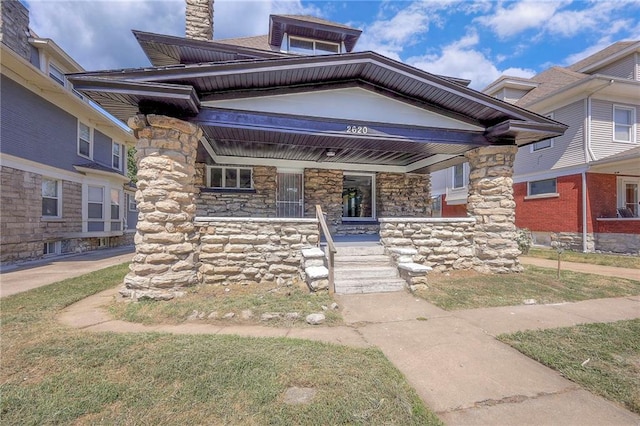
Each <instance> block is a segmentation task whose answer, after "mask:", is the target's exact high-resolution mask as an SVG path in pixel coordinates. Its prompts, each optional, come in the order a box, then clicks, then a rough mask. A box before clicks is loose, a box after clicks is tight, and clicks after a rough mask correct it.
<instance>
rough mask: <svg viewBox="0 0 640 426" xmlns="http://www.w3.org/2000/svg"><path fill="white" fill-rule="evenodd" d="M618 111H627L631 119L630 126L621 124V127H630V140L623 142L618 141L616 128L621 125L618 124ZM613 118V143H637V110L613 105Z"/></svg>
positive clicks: (631, 107)
mask: <svg viewBox="0 0 640 426" xmlns="http://www.w3.org/2000/svg"><path fill="white" fill-rule="evenodd" d="M616 110H625V111H628V112H629V118H630V119H631V122H630V123H629V124H620V126H627V127H628V136H629V140H623V139H617V137H616V136H617V132H616V127H617V126H618V125H619V124H618V123H617V122H616ZM612 114H613V115H612V117H611V125H612V132H613V139H612V140H613V141H614V142H619V143H636V125H637V123H636V109H635V107H633V106H627V105H617V104H614V105H613V111H612Z"/></svg>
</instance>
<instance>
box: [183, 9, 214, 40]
mask: <svg viewBox="0 0 640 426" xmlns="http://www.w3.org/2000/svg"><path fill="white" fill-rule="evenodd" d="M186 2H187V9H186V22H185V35H186V37H187V38H191V39H194V40H213V0H186Z"/></svg>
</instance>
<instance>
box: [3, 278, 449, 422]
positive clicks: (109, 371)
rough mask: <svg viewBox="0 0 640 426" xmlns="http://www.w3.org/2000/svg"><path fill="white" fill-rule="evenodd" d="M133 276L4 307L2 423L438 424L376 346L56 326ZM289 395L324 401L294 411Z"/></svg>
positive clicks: (64, 287) (67, 287)
mask: <svg viewBox="0 0 640 426" xmlns="http://www.w3.org/2000/svg"><path fill="white" fill-rule="evenodd" d="M126 272H127V265H121V266H117V267H112V268H107V269H104V270H101V271H97V272H94V273H91V274H88V275H85V276H82V277H79V278H74V279H70V280H66V281H63V282H60V283H57V284H54V285H51V286H47V287H43V288H40V289H36V290H32V291H29V292H26V293H22V294H17V295H14V296H11V297H8V298H6V299H2V300H1V301H0V303H1V312H0V320H1V325H0V331H1V333H2V339H1V342H0V344H1V349H2V358H1V360H0V365H1V367H2V368H1V369H0V393H1V395H2V398H1V401H0V417H1V418H2V424H6V425H13V424H15V425H18V424H19V425H40V424H61V423H62V424H92V425H93V424H109V425H111V424H163V425H165V424H166V425H172V424H174V425H184V424H243V425H245V424H247V425H263V424H274V425H291V424H303V425H304V424H308V425H316V424H397V425H405V424H415V425H429V424H440V422H439V420H438V419H437V418H436V417H435V416H434V415H433V414H432V413H431V412H430V411H429V410H428V409H427V408H426V407H425V406H424V405H423V403H422V401H421V400H420V399H419V397H418V396H417V395H416V393H415V391H413V389H411V388H410V387H409V386H408V384H407V383H406V381H405V379H404V378H403V376H402V375H401V374H400V373H399V372H398V371H397V370H396V369H395V368H394V367H393V366H392V365H391V364H390V363H389V362H388V361H387V360H386V358H385V357H384V356H383V354H382V353H381V352H380V351H378V350H377V349H354V348H347V347H342V346H337V345H331V344H325V343H318V342H311V341H304V340H294V339H283V338H280V339H257V338H243V337H236V336H215V335H171V334H161V333H135V334H116V333H92V332H86V331H82V330H76V329H70V328H67V327H64V326H62V325H60V324H59V323H58V322H57V321H56V319H55V315H56V314H57V313H58V312H59V311H60V310H61V309H62V308H64V307H66V306H68V305H70V304H72V303H74V302H76V301H78V300H80V299H82V298H85V297H87V296H89V295H91V294H95V293H97V292H99V291H101V290H104V289H107V288H112V287H114V286H116V285H118V283H121V282H122V279H123V276H124V274H125V273H126ZM292 386H297V387H309V388H313V389H315V390H316V392H317V394H316V396H315V398H314V399H313V400H312V402H311V403H309V404H304V405H289V404H286V403H284V401H283V395H284V393H285V391H286V390H287V389H288V388H289V387H292Z"/></svg>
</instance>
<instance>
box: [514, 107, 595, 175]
mask: <svg viewBox="0 0 640 426" xmlns="http://www.w3.org/2000/svg"><path fill="white" fill-rule="evenodd" d="M584 105H585V101H584V100H580V101H577V102H574V103H572V104H569V105H566V106H564V107H562V108H560V109H557V110H555V111H549V113H551V112H552V113H553V119H554V120H556V121H559V122H561V123H564V124H566V125H568V126H569V128H568V129H567V131H566V132H565V134H564V135H562V136H559V137H557V138H554V139H553V147H552V148H547V149H542V150H539V151H534V152H531V147H530V146H525V147H523V148H520V149H519V150H518V154H517V155H516V161H515V164H514V173H515V175H524V174H531V173H537V172H543V171H547V170H552V169H559V168H564V167H571V166H577V165H580V164H584V163H585V157H584V110H585V106H584Z"/></svg>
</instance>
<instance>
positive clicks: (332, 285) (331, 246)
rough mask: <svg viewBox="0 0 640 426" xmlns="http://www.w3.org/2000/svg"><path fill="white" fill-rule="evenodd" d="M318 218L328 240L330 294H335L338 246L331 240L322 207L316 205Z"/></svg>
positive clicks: (321, 229) (326, 255)
mask: <svg viewBox="0 0 640 426" xmlns="http://www.w3.org/2000/svg"><path fill="white" fill-rule="evenodd" d="M316 218H317V219H318V223H319V224H320V231H321V232H322V233H323V234H324V237H325V239H326V240H327V248H328V250H327V252H328V253H325V257H326V258H327V266H328V268H327V269H329V294H333V293H335V291H336V286H335V282H334V280H333V264H334V256H335V254H336V251H337V250H336V245H335V244H334V243H333V238H331V232H329V227H328V226H327V220H326V219H325V217H324V213H323V212H322V207H320V205H317V204H316ZM319 244H320V240H319V239H318V245H319Z"/></svg>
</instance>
